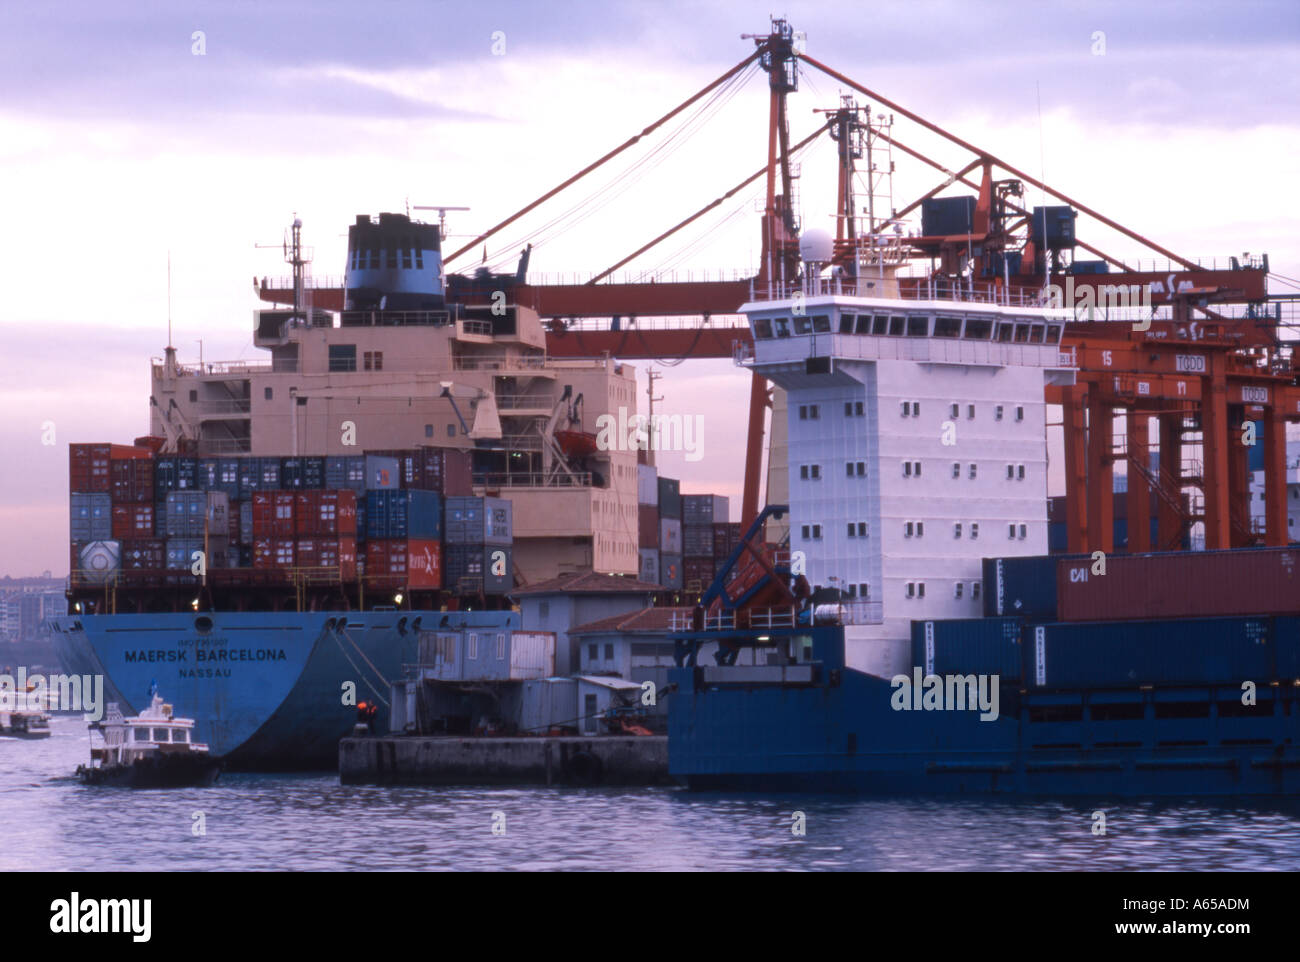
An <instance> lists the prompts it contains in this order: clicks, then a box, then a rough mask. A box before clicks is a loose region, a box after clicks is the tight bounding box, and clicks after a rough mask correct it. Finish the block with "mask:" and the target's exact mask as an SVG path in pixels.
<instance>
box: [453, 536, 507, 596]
mask: <svg viewBox="0 0 1300 962" xmlns="http://www.w3.org/2000/svg"><path fill="white" fill-rule="evenodd" d="M443 584H444V586H445V587H446V588H447V590H448V591H452V592H455V593H456V594H464V595H477V594H480V593H482V594H487V595H499V594H505V593H506V592H508V591H510V590H511V589H513V588H514V564H513V558H512V549H510V548H507V547H501V546H496V545H489V546H484V545H481V544H478V545H471V544H450V543H448V544H447V545H445V554H444V557H443Z"/></svg>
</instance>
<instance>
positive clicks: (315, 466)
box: [280, 457, 325, 491]
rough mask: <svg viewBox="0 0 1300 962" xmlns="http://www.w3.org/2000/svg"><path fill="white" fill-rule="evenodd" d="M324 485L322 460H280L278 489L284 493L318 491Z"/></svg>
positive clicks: (297, 458)
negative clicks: (284, 491) (281, 489)
mask: <svg viewBox="0 0 1300 962" xmlns="http://www.w3.org/2000/svg"><path fill="white" fill-rule="evenodd" d="M324 484H325V459H324V458H309V457H296V458H281V459H280V487H281V488H283V489H284V490H286V491H302V490H316V489H320V488H322V487H323V486H324Z"/></svg>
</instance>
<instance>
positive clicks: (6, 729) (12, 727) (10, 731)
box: [0, 711, 50, 738]
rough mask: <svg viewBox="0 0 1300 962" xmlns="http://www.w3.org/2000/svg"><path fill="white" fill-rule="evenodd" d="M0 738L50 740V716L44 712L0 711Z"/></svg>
mask: <svg viewBox="0 0 1300 962" xmlns="http://www.w3.org/2000/svg"><path fill="white" fill-rule="evenodd" d="M0 737H4V738H49V737H50V716H49V715H47V714H45V712H43V711H0Z"/></svg>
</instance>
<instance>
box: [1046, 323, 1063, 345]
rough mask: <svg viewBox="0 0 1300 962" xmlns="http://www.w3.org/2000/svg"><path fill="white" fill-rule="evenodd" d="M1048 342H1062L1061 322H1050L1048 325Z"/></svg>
mask: <svg viewBox="0 0 1300 962" xmlns="http://www.w3.org/2000/svg"><path fill="white" fill-rule="evenodd" d="M1047 343H1048V344H1060V343H1061V325H1060V324H1048V325H1047Z"/></svg>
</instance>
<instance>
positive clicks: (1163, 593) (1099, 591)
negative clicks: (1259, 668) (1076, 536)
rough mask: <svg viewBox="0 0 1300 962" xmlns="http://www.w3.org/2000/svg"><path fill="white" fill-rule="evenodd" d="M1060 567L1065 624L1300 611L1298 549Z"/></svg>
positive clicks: (1127, 558)
mask: <svg viewBox="0 0 1300 962" xmlns="http://www.w3.org/2000/svg"><path fill="white" fill-rule="evenodd" d="M1092 567H1093V565H1092V562H1091V561H1090V560H1087V559H1085V560H1069V559H1065V560H1061V561H1059V562H1058V564H1057V572H1056V574H1057V597H1058V599H1059V607H1060V614H1059V617H1060V619H1061V620H1062V621H1097V620H1106V621H1112V620H1113V621H1120V620H1142V619H1151V618H1214V617H1223V616H1228V615H1269V614H1278V615H1280V614H1296V613H1300V549H1297V548H1240V549H1237V550H1234V551H1188V552H1166V553H1163V554H1142V555H1111V556H1109V557H1108V558H1107V559H1106V574H1104V575H1094V574H1093V573H1092Z"/></svg>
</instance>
